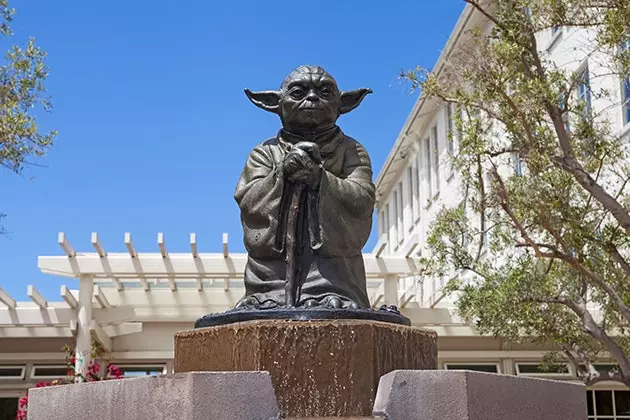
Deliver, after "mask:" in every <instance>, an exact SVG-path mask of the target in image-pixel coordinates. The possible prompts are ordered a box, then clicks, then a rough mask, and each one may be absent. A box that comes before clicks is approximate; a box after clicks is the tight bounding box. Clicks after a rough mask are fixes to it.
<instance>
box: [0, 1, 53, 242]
mask: <svg viewBox="0 0 630 420" xmlns="http://www.w3.org/2000/svg"><path fill="white" fill-rule="evenodd" d="M14 13H15V10H14V9H11V8H9V6H8V0H0V35H4V36H7V37H8V36H11V35H12V32H11V29H10V26H9V24H10V23H11V21H12V20H13V15H14ZM45 59H46V53H45V52H44V51H42V50H41V49H40V48H39V47H37V46H36V45H35V41H34V39H32V38H31V39H30V40H29V41H28V43H27V44H26V46H24V47H20V46H17V45H16V46H13V47H12V48H11V49H10V50H9V51H7V53H6V55H5V63H4V64H2V65H0V166H3V167H5V168H7V169H8V170H10V171H12V172H15V173H20V172H22V170H23V169H24V166H25V164H28V163H30V161H29V158H31V157H33V156H34V157H39V156H42V155H44V154H45V153H46V152H47V151H48V149H49V148H50V146H51V145H52V143H53V139H54V138H55V136H56V135H57V132H56V131H50V132H48V133H41V132H40V129H39V126H38V124H37V120H36V117H35V115H34V113H33V111H34V110H35V109H36V106H37V105H39V106H40V107H41V108H42V109H43V110H45V111H49V110H50V109H51V107H52V104H51V102H50V98H49V97H48V96H46V95H45V92H46V89H45V87H44V81H45V79H46V78H47V77H48V73H49V69H48V67H47V66H46V64H45ZM3 217H4V214H1V213H0V221H1V219H2V218H3ZM2 232H3V230H2V228H1V226H0V233H2Z"/></svg>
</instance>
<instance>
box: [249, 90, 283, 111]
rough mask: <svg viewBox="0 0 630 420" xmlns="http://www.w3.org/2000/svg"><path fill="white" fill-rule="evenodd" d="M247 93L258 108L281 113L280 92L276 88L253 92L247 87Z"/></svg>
mask: <svg viewBox="0 0 630 420" xmlns="http://www.w3.org/2000/svg"><path fill="white" fill-rule="evenodd" d="M245 95H247V97H248V98H249V100H250V101H252V103H253V104H254V105H256V106H257V107H258V108H262V109H264V110H265V111H269V112H273V113H274V114H280V92H276V91H275V90H265V91H262V92H252V91H251V90H249V89H245Z"/></svg>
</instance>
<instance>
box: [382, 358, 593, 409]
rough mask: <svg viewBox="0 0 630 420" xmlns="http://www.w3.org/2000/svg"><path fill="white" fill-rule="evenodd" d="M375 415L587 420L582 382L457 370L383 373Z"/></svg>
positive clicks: (584, 389) (584, 391) (584, 390)
mask: <svg viewBox="0 0 630 420" xmlns="http://www.w3.org/2000/svg"><path fill="white" fill-rule="evenodd" d="M373 415H374V416H382V417H384V418H385V419H387V420H409V419H422V420H507V419H509V420H533V419H536V420H566V419H571V420H586V416H587V414H586V387H585V386H584V385H581V384H573V383H565V382H560V381H550V380H544V379H535V378H524V377H517V376H511V375H497V374H492V373H483V372H471V371H456V370H433V371H431V370H424V371H412V370H406V371H405V370H397V371H393V372H390V373H388V374H386V375H384V376H383V377H381V380H380V383H379V387H378V392H377V394H376V400H375V403H374V412H373Z"/></svg>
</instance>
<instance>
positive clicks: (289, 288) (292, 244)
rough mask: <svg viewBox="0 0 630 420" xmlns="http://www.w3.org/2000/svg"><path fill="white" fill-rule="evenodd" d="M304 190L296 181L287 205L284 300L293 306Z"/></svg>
mask: <svg viewBox="0 0 630 420" xmlns="http://www.w3.org/2000/svg"><path fill="white" fill-rule="evenodd" d="M303 192H304V184H303V183H297V184H295V186H294V188H293V194H292V195H291V205H290V207H289V215H288V217H287V236H286V238H287V240H286V257H285V261H286V263H287V273H286V278H287V282H286V285H285V300H286V305H287V306H295V304H296V303H297V298H298V296H297V295H298V284H297V283H298V280H297V274H298V273H297V240H298V238H297V236H298V235H297V233H298V232H297V231H298V226H297V221H298V216H299V213H300V203H301V202H302V193H303Z"/></svg>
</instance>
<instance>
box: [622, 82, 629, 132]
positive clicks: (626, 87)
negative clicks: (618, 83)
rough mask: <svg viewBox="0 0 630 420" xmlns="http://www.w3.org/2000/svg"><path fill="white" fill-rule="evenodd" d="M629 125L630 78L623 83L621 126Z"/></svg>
mask: <svg viewBox="0 0 630 420" xmlns="http://www.w3.org/2000/svg"><path fill="white" fill-rule="evenodd" d="M626 124H630V77H626V78H625V79H624V81H623V125H626Z"/></svg>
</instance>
